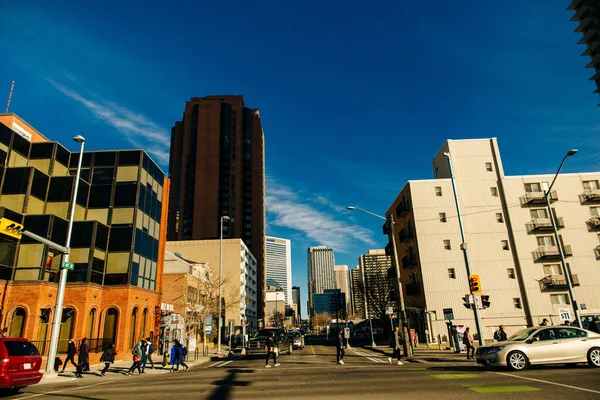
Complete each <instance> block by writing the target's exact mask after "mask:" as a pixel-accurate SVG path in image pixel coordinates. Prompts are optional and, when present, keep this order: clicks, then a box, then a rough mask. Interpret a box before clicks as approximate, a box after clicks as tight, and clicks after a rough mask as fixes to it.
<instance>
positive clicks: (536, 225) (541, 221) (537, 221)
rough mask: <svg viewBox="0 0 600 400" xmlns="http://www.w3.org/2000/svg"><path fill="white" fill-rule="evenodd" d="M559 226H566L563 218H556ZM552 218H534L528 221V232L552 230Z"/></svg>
mask: <svg viewBox="0 0 600 400" xmlns="http://www.w3.org/2000/svg"><path fill="white" fill-rule="evenodd" d="M554 221H555V222H556V227H557V228H559V229H560V228H564V227H565V223H564V221H563V219H562V218H555V219H554ZM551 230H552V220H551V219H550V218H534V219H532V220H531V221H529V222H528V223H527V231H528V232H541V231H551Z"/></svg>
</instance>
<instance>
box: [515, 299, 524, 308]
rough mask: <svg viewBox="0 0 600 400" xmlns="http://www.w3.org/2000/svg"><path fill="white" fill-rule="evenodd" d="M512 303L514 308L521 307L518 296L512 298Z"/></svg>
mask: <svg viewBox="0 0 600 400" xmlns="http://www.w3.org/2000/svg"><path fill="white" fill-rule="evenodd" d="M513 304H514V305H515V308H522V306H521V299H520V298H518V297H515V298H514V299H513Z"/></svg>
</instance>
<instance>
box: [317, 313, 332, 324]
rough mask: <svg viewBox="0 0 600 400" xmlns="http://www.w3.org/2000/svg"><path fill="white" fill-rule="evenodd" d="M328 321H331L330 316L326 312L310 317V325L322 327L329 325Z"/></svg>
mask: <svg viewBox="0 0 600 400" xmlns="http://www.w3.org/2000/svg"><path fill="white" fill-rule="evenodd" d="M329 321H331V316H330V315H329V314H328V313H326V312H322V313H321V314H317V315H315V316H314V317H313V318H312V326H318V327H324V326H327V325H329Z"/></svg>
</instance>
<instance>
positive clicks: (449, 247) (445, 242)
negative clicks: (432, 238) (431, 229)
mask: <svg viewBox="0 0 600 400" xmlns="http://www.w3.org/2000/svg"><path fill="white" fill-rule="evenodd" d="M444 249H446V250H451V249H452V246H451V245H450V240H448V239H446V240H444Z"/></svg>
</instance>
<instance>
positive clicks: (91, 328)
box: [86, 308, 96, 339]
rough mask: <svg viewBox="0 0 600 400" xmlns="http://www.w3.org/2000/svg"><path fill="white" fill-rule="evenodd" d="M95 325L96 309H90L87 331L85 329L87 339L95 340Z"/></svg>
mask: <svg viewBox="0 0 600 400" xmlns="http://www.w3.org/2000/svg"><path fill="white" fill-rule="evenodd" d="M95 323H96V309H95V308H92V309H91V310H90V315H89V316H88V324H87V329H86V333H87V338H88V339H93V338H95V335H94V324H95Z"/></svg>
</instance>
